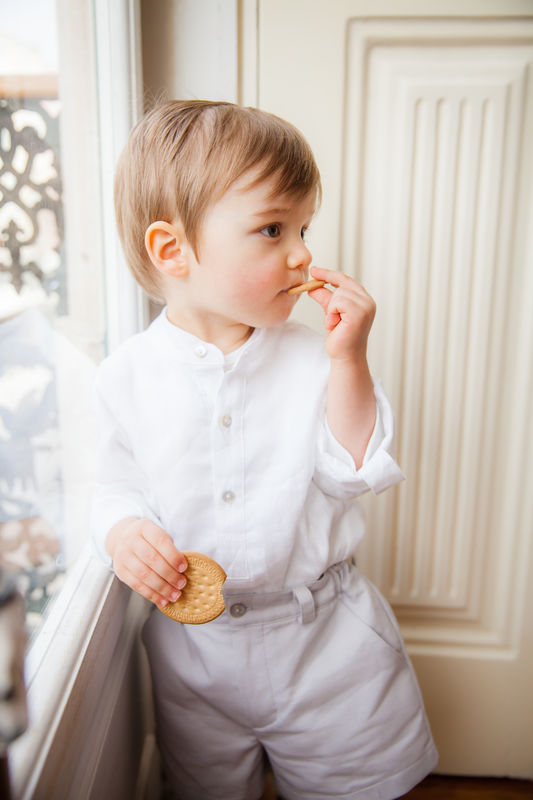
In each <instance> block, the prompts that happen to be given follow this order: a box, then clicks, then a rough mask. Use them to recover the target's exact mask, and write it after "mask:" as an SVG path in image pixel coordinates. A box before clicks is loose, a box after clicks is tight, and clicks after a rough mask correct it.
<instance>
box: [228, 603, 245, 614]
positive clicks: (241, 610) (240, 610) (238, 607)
mask: <svg viewBox="0 0 533 800" xmlns="http://www.w3.org/2000/svg"><path fill="white" fill-rule="evenodd" d="M247 610H248V609H247V608H246V606H245V605H244V603H233V605H232V606H231V607H230V610H229V613H230V614H231V616H232V617H244V615H245V614H246V612H247Z"/></svg>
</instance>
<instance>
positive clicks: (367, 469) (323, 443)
mask: <svg viewBox="0 0 533 800" xmlns="http://www.w3.org/2000/svg"><path fill="white" fill-rule="evenodd" d="M328 375H329V358H328V356H327V353H326V349H325V340H324V339H323V337H321V336H320V335H319V334H317V333H315V332H313V331H311V330H310V329H308V328H307V327H305V326H303V325H300V324H299V323H294V322H286V323H285V324H284V325H281V326H278V327H275V328H268V329H256V330H255V331H254V332H253V333H252V335H251V337H250V338H249V339H248V341H247V342H246V343H245V344H244V345H243V346H242V347H241V348H239V350H237V351H235V352H234V353H231V354H229V355H228V356H224V354H223V353H222V352H221V351H220V350H219V349H218V348H217V347H216V346H215V345H213V344H209V343H205V342H202V341H201V340H199V339H197V338H196V337H195V336H193V335H192V334H189V333H187V332H185V331H183V330H181V329H179V328H177V327H176V326H174V325H172V324H171V323H170V322H169V321H168V319H167V317H166V313H165V311H163V312H162V313H161V314H160V316H159V317H158V318H157V319H156V320H155V321H154V322H153V323H152V324H151V326H150V327H149V328H148V329H147V330H146V331H144V332H143V333H140V334H138V335H137V336H134V337H132V338H131V339H129V340H128V341H126V342H125V343H124V344H122V345H121V346H120V347H119V348H118V349H117V350H116V351H115V352H114V353H113V354H112V355H111V356H109V357H108V358H107V359H106V360H105V361H104V362H102V364H101V365H100V367H99V370H98V374H97V380H96V398H97V410H98V414H99V420H98V421H99V433H100V448H99V459H98V461H99V467H98V472H99V481H100V486H99V489H98V490H97V493H96V497H95V501H94V509H93V520H92V525H93V537H94V541H95V544H96V547H97V550H98V552H99V554H100V556H101V557H102V558H103V559H104V561H105V562H106V563H107V564H108V565H110V564H111V559H110V558H109V555H108V554H107V552H106V550H105V538H106V535H107V533H108V531H109V530H110V528H111V527H112V526H113V525H114V524H115V523H116V522H118V521H119V520H121V519H124V518H125V517H146V518H148V519H151V520H152V521H154V522H155V523H157V524H158V525H160V526H161V527H162V528H163V529H164V530H166V531H167V533H169V534H170V535H171V536H172V538H173V540H174V543H175V545H176V547H177V548H178V549H180V550H195V551H199V552H202V553H205V554H206V555H208V556H210V557H211V558H214V559H215V560H216V561H218V563H219V564H220V565H221V566H222V567H223V569H224V570H225V572H226V574H227V576H228V579H227V586H234V587H235V588H237V587H238V588H240V587H242V588H243V589H261V590H268V591H278V590H280V589H285V588H292V587H295V586H299V585H305V584H308V583H311V582H312V581H314V580H316V578H317V577H318V576H320V575H321V574H322V573H323V572H324V571H325V570H326V569H327V568H328V567H329V566H330V565H332V564H334V563H336V562H339V561H341V560H343V559H345V558H348V557H350V556H351V555H352V554H353V552H354V550H355V548H356V546H357V544H358V542H359V541H360V540H361V538H362V536H363V534H364V523H363V519H362V515H361V512H360V510H359V507H358V504H357V502H356V501H355V498H356V497H357V496H358V495H360V494H362V493H363V492H366V491H368V490H369V489H370V490H372V491H373V492H375V493H378V492H381V491H383V490H384V489H386V488H388V487H389V486H392V485H393V484H395V483H398V482H399V481H401V480H402V479H403V474H402V472H401V470H400V469H399V467H398V466H397V464H396V463H395V461H394V460H393V458H392V456H391V455H390V448H391V444H392V438H393V416H392V411H391V408H390V406H389V403H388V401H387V399H386V397H385V395H384V393H383V390H382V388H381V386H380V384H379V383H375V384H374V393H375V396H376V402H377V410H378V414H377V422H376V426H375V428H374V432H373V434H372V438H371V440H370V443H369V445H368V448H367V452H366V454H365V458H364V462H363V465H362V467H361V468H360V469H359V470H356V468H355V465H354V462H353V459H352V457H351V455H350V454H349V453H348V452H347V451H346V450H345V449H344V448H343V447H342V446H341V445H340V444H339V442H337V441H336V439H335V438H334V437H333V435H332V434H331V432H330V430H329V428H328V426H327V422H326V415H325V406H326V390H327V381H328Z"/></svg>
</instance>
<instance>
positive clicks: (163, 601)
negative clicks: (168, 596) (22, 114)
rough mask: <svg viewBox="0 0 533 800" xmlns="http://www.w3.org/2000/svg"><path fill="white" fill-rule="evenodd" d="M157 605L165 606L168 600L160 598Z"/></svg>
mask: <svg viewBox="0 0 533 800" xmlns="http://www.w3.org/2000/svg"><path fill="white" fill-rule="evenodd" d="M157 605H158V606H159V608H165V606H168V600H160V601H159V603H158V604H157Z"/></svg>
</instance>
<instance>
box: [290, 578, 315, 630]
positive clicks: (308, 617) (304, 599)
mask: <svg viewBox="0 0 533 800" xmlns="http://www.w3.org/2000/svg"><path fill="white" fill-rule="evenodd" d="M292 593H293V595H294V597H295V598H296V600H297V601H298V605H299V606H300V614H299V617H298V621H299V622H300V624H301V625H306V624H307V623H308V622H312V621H313V620H314V618H315V617H316V608H315V598H314V597H313V594H312V592H311V591H310V589H308V588H307V586H298V588H297V589H293V590H292Z"/></svg>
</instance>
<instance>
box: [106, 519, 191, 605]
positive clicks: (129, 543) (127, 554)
mask: <svg viewBox="0 0 533 800" xmlns="http://www.w3.org/2000/svg"><path fill="white" fill-rule="evenodd" d="M106 549H107V552H108V553H109V555H110V556H111V558H112V559H113V569H114V570H115V574H116V575H117V577H118V578H120V580H121V581H123V582H124V583H125V584H127V585H128V586H130V587H131V588H132V589H133V590H134V591H136V592H138V593H139V594H141V595H142V596H143V597H146V599H147V600H151V601H152V603H156V605H158V606H159V607H160V608H164V607H165V606H167V605H168V604H169V603H174V602H176V600H178V599H179V597H180V596H181V589H183V587H184V586H185V584H186V578H185V576H184V575H182V573H183V572H184V571H185V570H186V569H187V559H186V558H185V556H184V555H183V554H182V553H180V551H179V550H177V549H176V547H175V545H174V542H173V541H172V539H171V537H170V536H169V535H168V533H166V531H164V530H163V529H162V528H160V527H159V526H158V525H155V524H154V523H153V522H151V520H149V519H137V518H129V519H123V520H121V521H120V522H117V524H116V525H114V526H113V527H112V528H111V530H110V531H109V533H108V534H107V539H106Z"/></svg>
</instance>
